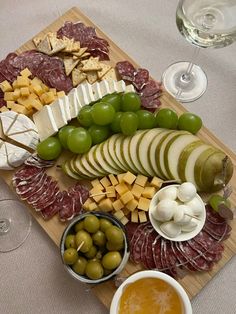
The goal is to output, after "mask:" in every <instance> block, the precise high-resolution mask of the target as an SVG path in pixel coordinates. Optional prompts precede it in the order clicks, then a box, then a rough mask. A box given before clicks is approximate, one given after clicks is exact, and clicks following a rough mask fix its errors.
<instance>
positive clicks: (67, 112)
mask: <svg viewBox="0 0 236 314" xmlns="http://www.w3.org/2000/svg"><path fill="white" fill-rule="evenodd" d="M59 103H60V104H61V105H62V106H63V107H64V110H65V115H66V120H67V121H70V120H71V114H70V103H69V99H68V96H67V95H65V96H63V97H60V98H59Z"/></svg>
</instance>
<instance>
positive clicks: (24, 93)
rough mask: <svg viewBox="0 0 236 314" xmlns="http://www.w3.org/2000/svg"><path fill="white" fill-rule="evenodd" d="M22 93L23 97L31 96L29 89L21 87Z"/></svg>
mask: <svg viewBox="0 0 236 314" xmlns="http://www.w3.org/2000/svg"><path fill="white" fill-rule="evenodd" d="M20 93H21V96H23V97H25V96H29V94H30V91H29V88H28V87H21V88H20Z"/></svg>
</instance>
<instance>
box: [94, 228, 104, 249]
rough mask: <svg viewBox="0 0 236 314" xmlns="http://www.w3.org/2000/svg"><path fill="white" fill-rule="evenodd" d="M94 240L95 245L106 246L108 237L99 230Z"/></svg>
mask: <svg viewBox="0 0 236 314" xmlns="http://www.w3.org/2000/svg"><path fill="white" fill-rule="evenodd" d="M92 239H93V242H94V244H95V245H97V246H99V247H100V246H104V245H105V244H106V236H105V234H104V233H103V232H102V231H101V230H98V231H97V232H96V233H94V234H93V235H92Z"/></svg>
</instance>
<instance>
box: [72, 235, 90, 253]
mask: <svg viewBox="0 0 236 314" xmlns="http://www.w3.org/2000/svg"><path fill="white" fill-rule="evenodd" d="M75 242H76V246H77V247H79V246H80V245H81V244H82V243H83V245H82V246H81V248H80V252H82V253H86V252H88V251H89V250H90V249H91V247H92V245H93V240H92V238H91V236H90V234H89V233H88V232H86V231H84V230H80V231H78V232H77V233H76V235H75Z"/></svg>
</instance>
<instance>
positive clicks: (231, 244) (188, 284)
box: [0, 8, 236, 307]
mask: <svg viewBox="0 0 236 314" xmlns="http://www.w3.org/2000/svg"><path fill="white" fill-rule="evenodd" d="M65 21H72V22H77V21H82V22H84V23H85V24H86V25H88V26H89V25H90V26H95V25H94V24H93V23H92V22H91V21H90V20H89V19H88V18H87V17H86V16H85V15H84V14H83V13H81V11H80V10H79V9H77V8H72V9H71V10H69V11H68V12H66V13H65V14H64V15H63V16H61V17H60V18H58V19H57V20H56V21H55V22H54V23H52V24H51V25H49V26H48V27H47V28H46V29H45V30H43V31H42V32H41V33H40V34H46V33H47V32H49V31H56V30H57V29H58V28H59V27H61V26H62V25H63V24H64V22H65ZM95 27H96V26H95ZM96 30H97V33H98V34H99V35H101V36H102V37H103V38H105V39H107V40H108V42H109V44H110V58H111V64H112V65H114V64H115V63H116V62H117V61H121V60H128V61H130V62H132V64H134V65H137V64H136V63H135V62H134V61H133V60H132V59H131V58H130V57H129V56H128V55H127V54H126V53H125V52H123V51H122V50H121V49H120V48H119V47H118V46H117V45H116V44H115V43H113V42H112V40H111V39H109V38H108V37H107V36H106V35H105V34H104V33H102V31H100V30H99V28H98V27H96ZM33 48H34V45H33V42H32V41H31V40H30V41H28V42H27V43H25V44H24V45H22V46H21V47H20V48H19V49H18V50H17V52H18V53H19V52H22V51H25V50H29V49H33ZM161 102H162V105H163V106H165V107H170V108H173V109H175V110H176V112H177V113H181V112H183V111H185V109H184V108H183V107H182V106H181V104H179V103H178V102H177V101H175V99H174V98H173V97H171V96H170V95H169V94H167V93H165V92H164V93H163V95H162V98H161ZM198 135H199V137H200V138H202V139H204V141H205V142H208V143H210V144H213V145H214V146H216V147H219V148H220V149H221V150H223V151H224V152H225V153H226V154H227V155H228V156H229V157H230V158H231V160H232V162H233V165H234V168H235V166H236V156H235V154H234V153H233V152H232V151H230V150H229V149H228V148H227V147H226V146H225V145H224V144H223V143H221V142H220V141H219V140H218V139H217V138H216V137H215V136H214V135H213V134H212V133H211V132H210V131H209V130H207V129H206V128H204V127H203V128H202V129H201V131H200V132H199V134H198ZM64 158H66V156H65V155H64V156H63V157H61V158H60V159H59V161H58V162H57V164H60V163H61V162H62V161H63V159H64ZM49 173H50V174H51V175H52V176H53V177H56V178H57V180H58V181H59V184H60V186H61V187H68V186H70V185H72V184H74V181H73V180H72V179H70V178H67V177H66V176H65V175H64V174H63V173H62V172H61V171H59V170H57V169H56V167H54V168H52V169H50V170H49ZM12 174H13V172H11V171H5V172H3V171H1V172H0V175H1V176H2V177H3V178H4V179H5V180H6V181H7V183H8V184H9V185H11V178H12ZM230 184H231V186H232V187H233V190H234V192H233V193H232V195H231V197H230V200H231V202H232V204H233V205H234V206H235V205H236V192H235V191H236V172H234V175H233V177H232V179H231V182H230ZM29 210H30V211H31V213H32V215H33V216H34V218H35V219H36V220H37V221H38V223H39V224H40V225H41V226H42V227H43V229H44V230H45V231H46V232H47V234H48V235H49V237H50V238H51V239H52V240H53V241H54V242H55V244H56V245H59V243H60V238H61V235H62V232H63V230H64V229H65V226H66V224H63V223H61V222H60V221H59V219H58V217H57V216H54V217H53V218H52V219H51V220H49V221H44V220H43V218H42V217H41V215H38V214H37V212H35V211H34V210H33V209H31V208H30V207H29ZM231 226H232V232H231V236H230V238H228V239H227V240H226V241H225V242H224V246H225V250H224V252H223V257H222V259H221V260H220V261H219V262H218V264H216V265H215V267H214V268H213V270H212V271H210V272H204V273H194V275H192V274H189V275H187V276H185V277H184V278H183V279H181V280H180V283H181V284H182V285H183V287H184V288H185V290H186V291H187V293H188V295H189V296H190V298H192V297H194V296H195V295H196V294H197V293H198V292H199V291H200V290H201V289H202V288H203V287H204V286H205V285H206V284H207V283H208V282H209V281H210V280H211V279H212V278H213V276H214V275H215V274H216V273H217V272H219V271H220V269H221V268H222V267H224V265H225V264H226V263H227V262H228V261H229V260H230V259H231V258H232V256H234V254H235V253H236V240H235V239H236V222H235V220H233V221H232V223H231ZM139 269H140V267H139V266H137V265H134V264H132V263H130V262H129V263H128V264H127V266H126V268H125V270H124V271H123V273H122V275H123V276H124V277H126V276H128V275H130V274H132V273H134V272H136V271H137V270H139ZM92 289H93V291H94V293H95V294H96V295H97V296H98V298H99V299H100V300H101V302H103V303H104V304H105V305H106V306H107V307H109V305H110V302H111V299H112V296H113V294H114V292H115V289H116V288H115V284H114V282H113V281H109V282H106V283H103V284H101V285H99V286H95V287H93V288H92Z"/></svg>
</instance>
